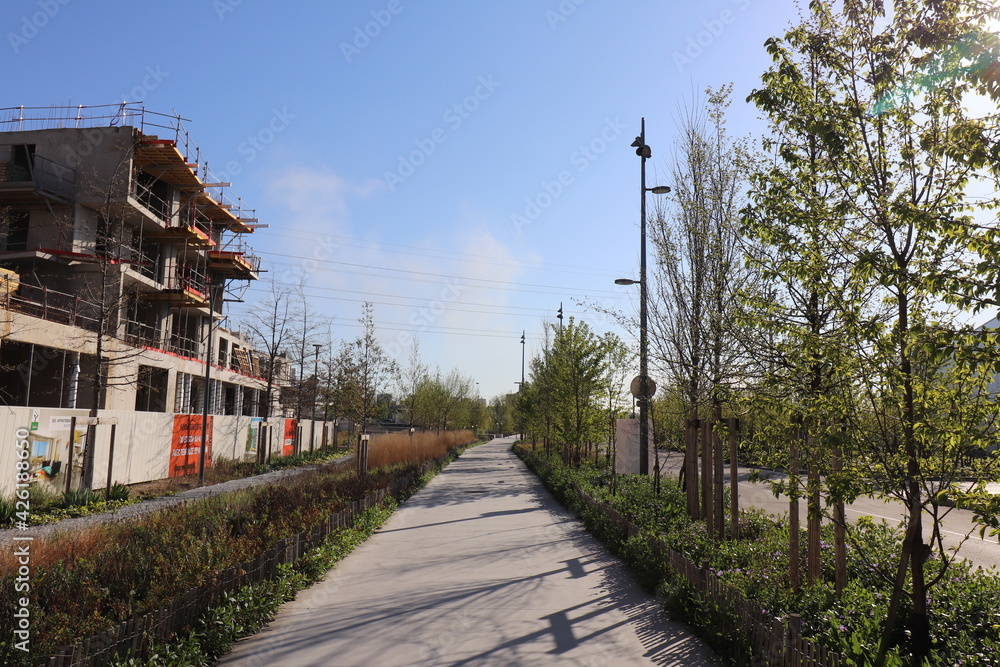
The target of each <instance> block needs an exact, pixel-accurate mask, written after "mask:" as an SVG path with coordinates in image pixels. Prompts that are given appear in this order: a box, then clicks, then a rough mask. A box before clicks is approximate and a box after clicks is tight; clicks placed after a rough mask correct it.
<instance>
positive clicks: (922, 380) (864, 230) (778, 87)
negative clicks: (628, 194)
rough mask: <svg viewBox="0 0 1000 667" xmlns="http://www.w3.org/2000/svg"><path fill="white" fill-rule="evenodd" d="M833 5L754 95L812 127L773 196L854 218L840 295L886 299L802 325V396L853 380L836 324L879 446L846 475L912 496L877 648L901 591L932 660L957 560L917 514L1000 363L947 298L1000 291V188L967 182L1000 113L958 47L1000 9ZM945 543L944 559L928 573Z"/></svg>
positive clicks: (841, 240) (834, 217)
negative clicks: (993, 218)
mask: <svg viewBox="0 0 1000 667" xmlns="http://www.w3.org/2000/svg"><path fill="white" fill-rule="evenodd" d="M837 7H838V10H835V8H834V5H832V4H830V3H825V2H818V1H817V2H812V3H810V6H809V15H808V16H807V17H806V18H805V19H804V20H803V21H802V23H801V24H800V25H798V26H795V27H793V28H792V29H791V30H789V32H788V33H786V35H785V36H784V38H783V39H776V38H775V39H770V40H768V42H767V48H768V51H769V53H770V54H771V56H772V58H773V60H774V65H773V66H772V67H771V69H770V70H769V71H768V73H767V74H765V76H764V80H763V83H764V85H763V87H762V89H761V90H758V91H755V93H754V94H753V95H752V96H751V99H752V100H753V101H754V102H755V103H756V104H757V106H758V108H760V109H762V110H763V111H764V112H765V113H766V114H767V115H768V116H769V118H770V120H771V123H772V125H773V126H775V127H778V128H781V129H782V131H783V132H784V134H787V135H789V136H792V137H798V138H799V139H800V140H801V139H803V138H806V139H808V140H809V141H812V140H814V141H815V148H816V151H815V152H813V153H809V152H808V150H806V149H804V148H803V143H802V141H795V140H793V141H792V142H791V144H792V145H790V146H786V145H785V144H782V145H781V146H780V147H779V148H778V151H777V152H778V155H779V157H780V159H781V160H782V161H784V162H785V164H786V165H790V166H791V169H792V173H794V178H793V179H792V180H797V179H802V178H804V179H805V180H806V182H805V183H802V182H798V183H794V184H791V183H789V184H786V186H785V187H782V188H781V189H780V190H779V191H778V192H777V193H776V194H777V195H778V196H784V197H786V198H788V199H789V201H790V202H791V205H792V206H794V207H795V208H797V209H799V210H801V211H807V212H810V214H813V213H815V214H816V215H817V216H818V217H819V218H822V219H824V220H826V221H828V222H831V223H836V224H840V225H841V230H840V231H839V232H838V233H837V240H838V244H828V243H827V242H828V241H830V239H831V238H832V236H828V235H827V236H824V237H822V238H819V239H818V240H819V244H818V245H817V246H816V251H818V252H819V253H832V254H833V257H834V258H836V259H838V260H839V259H842V260H843V261H845V264H844V266H848V265H849V266H850V267H851V268H850V271H849V273H848V274H842V273H839V272H838V271H835V272H834V273H835V274H839V275H846V276H847V277H848V278H849V281H850V282H851V284H850V285H848V286H847V287H846V289H845V291H844V292H842V293H841V294H846V295H848V296H851V297H852V298H853V297H855V296H856V295H858V294H862V293H864V292H865V290H867V289H871V288H874V289H875V290H876V292H875V296H877V298H878V299H879V300H880V302H881V303H882V304H884V305H885V307H886V310H887V311H888V312H887V313H885V312H882V311H881V310H880V309H869V310H867V311H860V312H859V311H858V310H857V309H853V308H850V307H848V308H844V307H842V306H843V304H840V306H838V309H839V311H838V312H839V313H840V314H841V315H844V317H843V318H842V320H841V321H840V322H837V323H834V322H832V321H830V320H826V321H822V320H816V319H815V317H814V321H812V322H810V321H809V320H808V317H807V318H806V319H805V320H804V322H800V324H803V323H804V324H805V326H804V327H800V328H799V329H798V330H799V331H800V332H801V334H802V335H801V336H800V338H801V339H802V340H803V341H805V342H806V343H807V345H806V347H805V349H804V350H803V351H802V353H801V355H802V358H801V359H799V360H798V361H796V366H797V367H798V368H800V369H801V368H805V369H806V371H807V372H806V373H803V374H801V375H800V378H801V382H802V383H803V384H804V385H805V386H804V387H803V389H802V390H800V391H799V392H798V397H799V399H800V400H799V402H800V403H801V397H802V396H816V395H817V394H816V393H815V392H816V390H817V389H818V387H817V386H816V385H815V382H816V381H817V379H818V380H819V381H820V382H821V383H822V382H825V381H832V382H841V381H842V380H843V377H842V376H841V375H840V374H839V373H837V372H830V370H831V369H835V368H843V366H844V365H843V364H841V363H840V361H839V360H838V359H837V358H836V354H837V352H836V350H837V346H835V345H834V346H831V345H827V344H826V343H827V342H828V341H822V340H820V338H819V336H820V334H821V333H823V332H829V331H831V328H830V327H835V328H837V329H838V330H839V331H841V332H843V333H845V334H846V336H847V338H848V339H849V341H850V344H851V346H852V347H853V349H854V351H855V353H856V354H857V360H856V362H855V363H856V368H858V369H861V370H862V371H863V372H859V374H858V377H857V380H856V382H855V383H854V384H853V388H854V391H855V392H856V394H857V397H858V398H859V399H860V402H859V404H858V405H859V406H860V405H863V406H864V412H862V411H861V409H860V407H859V409H858V411H856V412H855V414H854V415H853V416H852V418H851V426H852V428H854V429H855V430H856V437H857V440H858V441H867V442H869V443H871V444H872V445H873V446H871V447H869V448H867V450H866V451H864V452H858V456H855V457H853V459H852V461H853V462H854V465H855V466H856V469H855V470H854V471H851V472H852V473H853V474H852V475H851V476H852V477H853V478H855V479H866V480H869V481H871V482H872V483H874V484H875V485H876V487H877V488H879V489H882V490H884V493H886V494H888V495H893V496H895V497H898V498H899V499H900V500H902V501H903V502H904V504H905V505H906V507H907V510H908V519H907V527H906V537H905V541H904V544H903V547H902V549H901V553H900V558H899V568H898V571H897V573H896V576H895V578H894V583H893V594H892V600H891V603H890V607H889V613H888V618H887V621H886V631H885V635H884V637H883V642H882V646H881V650H880V653H879V656H878V661H879V662H881V661H882V660H883V659H884V657H885V655H886V652H887V651H888V649H889V648H890V646H891V645H892V644H893V643H896V642H897V641H898V639H899V637H898V636H894V634H893V633H894V631H895V629H896V616H897V613H898V611H899V609H900V606H901V603H902V601H903V598H904V595H906V597H907V598H908V599H909V601H910V619H909V624H908V625H909V641H910V647H909V648H910V651H911V653H912V656H913V664H921V662H922V660H923V658H924V657H926V656H927V655H929V653H930V651H931V648H932V647H931V641H930V633H929V623H930V620H929V616H928V609H927V597H928V589H929V588H930V587H931V586H932V585H933V584H934V583H935V582H936V581H937V580H938V579H939V578H940V576H941V575H942V573H943V571H944V567H946V566H947V564H948V563H949V562H950V560H951V557H950V556H949V554H947V553H945V552H944V548H943V541H942V540H940V539H937V540H935V539H933V538H932V541H931V542H930V543H926V542H925V541H924V530H923V523H922V521H923V518H924V517H925V516H926V517H928V518H929V519H930V521H931V532H932V534H933V535H940V519H941V516H942V508H941V506H940V494H939V491H940V490H941V489H940V487H941V485H942V482H941V481H940V480H939V479H938V478H939V477H940V476H941V475H942V473H945V472H947V471H951V472H954V471H955V469H956V464H957V462H958V461H959V460H960V458H961V457H962V456H963V453H964V452H966V451H967V450H968V449H969V448H975V447H977V446H979V445H982V444H985V440H984V438H985V437H987V434H988V432H989V429H988V425H989V423H990V418H989V416H990V414H992V413H993V412H994V411H995V410H994V407H993V406H992V405H990V404H991V403H992V400H991V399H990V397H989V396H988V393H987V392H985V391H984V390H985V383H986V381H987V380H988V377H989V372H988V371H990V372H991V371H992V370H993V363H992V362H991V363H990V364H989V366H986V365H985V361H986V359H985V356H986V355H985V354H984V350H985V349H986V347H992V348H995V344H996V341H995V337H994V336H993V335H992V334H986V333H978V334H977V333H975V332H973V331H972V330H970V329H968V328H965V329H963V328H961V327H958V326H956V325H953V324H951V323H949V322H948V319H947V313H944V312H941V306H942V304H945V303H950V304H953V305H958V306H968V305H972V306H976V305H982V304H983V303H985V302H988V301H991V300H993V299H994V297H995V295H994V294H993V293H992V291H988V290H987V289H986V288H983V287H982V283H983V282H984V281H983V280H982V278H983V272H984V270H985V271H992V270H993V268H994V267H995V266H996V264H995V262H991V261H989V260H988V259H987V258H986V257H985V255H986V253H984V250H986V249H991V248H993V247H995V244H994V241H995V238H994V236H993V235H994V234H995V232H993V231H992V230H984V229H983V228H982V227H981V226H979V225H977V224H976V223H975V216H974V213H975V209H976V208H982V207H983V205H984V203H985V204H986V205H989V206H995V205H996V201H994V200H990V201H988V202H983V201H974V200H971V199H970V198H968V197H966V195H965V193H966V192H967V190H968V189H969V188H970V187H971V186H972V185H973V183H974V182H976V181H977V180H980V179H985V178H992V177H993V174H992V173H991V171H992V170H993V169H994V168H995V164H996V155H995V154H994V152H995V150H996V149H995V148H994V146H995V143H994V141H993V139H994V138H995V136H996V134H997V120H996V116H995V115H990V116H987V117H982V118H973V117H971V116H970V115H969V114H968V112H967V111H966V109H965V102H966V99H967V96H968V95H970V94H972V93H974V92H976V90H977V86H980V85H981V82H980V81H979V80H978V79H977V78H976V77H974V76H969V73H968V71H967V60H968V58H967V54H966V53H963V52H962V50H961V49H957V50H956V49H954V48H950V45H955V44H958V43H961V42H962V41H963V40H968V38H969V36H970V35H975V34H977V33H981V32H983V31H984V30H985V20H986V18H987V16H988V14H989V13H990V12H993V11H995V10H994V9H993V7H992V6H990V5H987V4H986V3H980V2H975V1H958V2H940V3H923V2H916V1H914V0H904V1H900V2H896V3H893V5H892V7H891V10H889V11H888V12H887V11H886V9H885V6H884V5H883V3H881V2H872V1H869V0H845V1H844V2H843V3H840V4H839V5H838V6H837ZM779 134H780V133H779ZM813 165H816V169H815V170H814V171H812V172H811V171H810V169H812V166H813ZM810 174H812V177H813V178H814V182H813V183H810V182H809V180H808V179H809V178H810ZM816 195H821V197H817V196H816ZM820 198H822V199H824V200H825V201H824V202H821V201H820ZM792 217H794V216H792ZM800 229H801V227H800ZM812 229H818V226H817V225H815V224H814V225H813V226H812ZM977 252H978V253H979V254H980V257H978V258H977V257H976V256H975V255H976V253H977ZM799 255H800V257H802V258H803V261H806V262H810V263H811V264H812V266H813V269H812V271H813V273H814V274H816V266H817V264H818V263H819V260H818V259H817V257H816V256H815V252H814V253H813V255H810V246H809V245H808V244H804V245H802V247H801V248H800V250H799ZM807 278H808V277H807ZM994 284H995V283H994ZM804 285H805V287H806V291H805V295H806V297H807V299H806V301H807V302H808V300H809V299H810V298H812V299H813V300H815V298H816V297H818V298H819V299H820V300H819V302H818V304H819V307H820V308H822V307H824V306H825V305H828V304H832V303H833V299H835V298H836V297H837V296H838V295H837V293H836V292H835V291H831V288H832V287H833V286H832V285H831V284H829V283H824V282H822V281H813V282H812V283H810V282H808V281H807V282H806V283H804ZM814 288H815V293H813V289H814ZM993 291H995V289H994V290H993ZM828 299H831V300H828ZM802 312H805V313H806V314H808V312H809V311H808V310H807V311H802ZM819 312H820V311H817V310H816V309H814V310H813V311H812V314H813V315H814V316H815V315H818V314H819ZM817 324H822V326H820V327H818V328H817V326H816V325H817ZM841 324H842V325H843V328H840V325H841ZM810 327H811V328H810ZM810 340H813V341H814V342H815V344H808V343H809V341H810ZM831 354H833V355H834V356H830V355H831ZM810 369H811V370H810ZM811 392H812V393H811ZM970 392H971V393H970ZM970 397H972V398H973V399H974V400H970ZM833 412H836V410H833ZM812 426H813V428H816V427H817V426H818V425H817V424H813V425H812ZM949 477H950V476H949ZM945 483H947V482H945ZM934 544H936V545H937V547H938V551H939V556H941V559H940V560H939V563H941V564H940V565H936V566H934V565H932V566H931V567H930V569H928V568H927V567H925V566H926V565H927V564H928V558H929V556H930V555H931V553H932V546H933V545H934ZM935 567H936V569H935ZM907 584H908V586H907Z"/></svg>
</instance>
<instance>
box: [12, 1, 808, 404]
mask: <svg viewBox="0 0 1000 667" xmlns="http://www.w3.org/2000/svg"><path fill="white" fill-rule="evenodd" d="M794 13H795V10H794V7H793V5H792V3H788V2H779V1H777V0H767V1H765V0H707V1H705V2H698V3H667V2H653V1H640V0H625V1H623V2H616V3H611V2H599V1H598V0H561V1H560V0H535V1H530V2H529V1H526V0H506V1H504V2H500V1H499V0H495V1H480V2H474V1H471V0H467V1H464V2H458V1H456V0H448V1H446V0H441V1H439V2H429V1H427V2H421V1H418V0H375V1H364V2H362V1H358V2H314V1H309V2H297V3H283V4H279V3H276V2H263V1H262V0H176V1H174V2H170V3H153V2H136V1H134V0H133V1H131V2H124V1H116V0H99V1H92V2H83V0H62V1H61V2H60V0H33V1H27V2H26V1H21V0H6V1H5V2H4V3H3V5H2V6H0V26H2V27H3V34H4V44H3V45H2V46H0V48H2V49H6V50H7V51H6V55H5V57H4V62H5V63H6V65H7V66H6V67H5V68H4V73H3V91H4V95H3V100H2V103H0V106H2V107H11V106H17V105H25V106H46V105H67V104H71V105H77V104H83V105H99V104H112V103H116V102H120V101H122V100H123V99H126V100H127V101H130V102H132V101H142V102H143V103H144V105H145V107H146V108H148V109H151V110H154V111H160V112H165V113H171V112H173V111H176V112H177V113H180V114H181V115H182V116H183V117H184V118H186V119H189V122H187V123H186V125H187V127H188V129H189V130H190V132H191V135H192V138H193V140H194V142H195V143H197V144H198V145H199V146H200V148H201V149H202V152H203V153H204V154H205V155H206V156H207V159H208V161H209V164H210V166H211V169H212V171H213V172H215V173H216V174H221V175H223V176H224V177H225V178H226V180H229V181H231V182H232V183H233V192H234V193H236V194H238V195H240V196H241V197H242V198H243V199H244V200H246V201H247V203H248V204H249V205H250V206H252V207H254V208H255V209H256V210H257V216H258V217H259V219H260V222H261V223H265V224H268V225H269V228H267V229H260V230H258V231H257V232H256V233H255V234H253V235H251V236H250V237H249V239H248V240H249V242H250V243H251V244H252V245H253V247H254V248H255V249H256V251H257V252H258V254H259V255H261V257H262V259H263V262H264V266H265V268H267V269H269V273H267V274H263V275H262V279H261V281H260V282H259V284H257V285H255V286H254V287H253V288H252V289H250V290H249V291H248V293H247V295H246V297H245V299H246V303H244V304H233V305H232V308H231V315H232V322H233V323H238V321H239V317H240V315H241V313H245V312H246V311H247V310H249V309H251V308H253V306H254V302H255V301H257V300H259V299H260V298H261V294H262V293H263V292H266V291H267V290H268V280H270V279H272V278H273V279H275V280H277V281H279V282H281V283H290V282H295V281H296V280H297V279H298V278H299V277H303V278H304V279H305V281H306V293H307V295H310V297H311V302H312V304H313V305H314V306H315V307H316V308H317V309H318V310H320V311H322V312H324V313H326V314H327V315H329V316H332V317H333V318H334V319H333V326H332V329H331V330H332V333H333V336H334V338H336V339H341V338H352V337H354V336H356V335H357V334H358V332H359V328H358V326H357V318H358V316H359V315H360V311H361V302H363V301H365V300H370V301H372V302H374V304H375V316H376V322H377V324H378V327H379V334H380V338H381V340H382V342H383V344H384V345H385V346H386V347H387V348H388V349H389V350H390V351H391V352H392V353H393V354H394V355H395V356H396V358H397V359H398V361H399V362H400V363H405V361H406V357H407V355H408V352H409V349H408V345H409V341H410V340H411V337H414V336H415V337H416V338H418V339H419V341H420V351H421V356H422V358H423V360H424V361H425V362H426V363H429V364H430V365H431V366H432V367H434V366H438V367H440V368H441V370H442V372H448V371H449V370H451V369H452V368H457V369H458V370H460V371H461V372H462V373H464V374H465V375H467V376H470V377H472V378H473V379H475V380H476V381H477V382H479V383H480V384H479V389H480V392H481V394H482V395H483V396H484V397H489V396H493V395H497V394H500V393H504V392H508V391H514V390H515V389H516V382H517V381H518V380H520V372H521V370H520V364H521V346H520V342H519V340H520V334H521V331H522V330H526V331H527V338H528V347H527V353H528V357H529V359H530V357H531V356H532V355H533V354H534V353H535V352H537V350H538V349H539V347H540V345H541V333H542V328H543V323H544V322H555V319H554V316H555V313H556V310H557V309H558V307H559V304H560V302H561V303H562V304H563V308H564V312H565V313H566V315H567V316H574V317H577V318H580V319H584V320H586V321H587V322H588V323H589V324H590V325H591V326H592V328H594V329H595V330H596V331H597V332H599V333H600V332H603V331H605V330H608V329H615V325H614V324H613V323H611V322H608V321H607V319H606V318H603V317H601V316H599V315H596V314H595V313H593V312H591V311H589V310H588V309H587V308H585V307H583V306H580V305H578V303H580V302H586V301H589V302H599V303H602V304H604V305H606V306H608V307H612V308H619V309H622V310H624V311H626V312H633V311H634V308H635V304H636V299H635V294H634V293H633V292H634V290H635V288H629V287H619V286H616V285H614V284H613V281H614V279H615V278H616V277H624V276H634V275H636V273H637V271H638V270H637V265H638V246H639V229H638V223H639V158H638V157H636V155H635V153H634V151H633V149H632V148H630V147H629V144H630V143H631V142H632V140H633V138H634V137H635V136H636V135H637V134H638V133H639V125H640V118H642V117H645V118H646V139H647V143H648V144H649V145H650V146H651V147H652V150H653V159H652V160H651V161H650V162H649V163H648V169H649V171H648V177H649V184H650V185H652V184H656V183H658V182H659V180H658V178H657V174H658V173H663V172H665V171H666V167H667V164H668V160H669V154H670V150H671V142H672V139H671V137H672V134H673V130H674V127H675V122H676V116H677V111H678V107H679V105H681V104H684V103H690V102H691V100H692V99H693V98H695V97H697V96H698V95H699V94H700V93H701V91H703V90H704V89H705V88H706V87H708V86H712V87H718V86H720V85H722V84H724V83H728V82H732V83H733V84H734V95H733V106H732V108H731V115H730V130H731V132H732V133H733V134H737V135H738V134H745V133H750V132H753V133H759V132H760V131H761V126H760V125H759V124H758V123H757V120H756V116H757V114H756V113H755V111H754V110H753V109H752V108H751V107H749V106H748V105H747V104H746V103H745V102H744V101H743V100H744V99H745V98H746V95H747V93H748V92H749V91H750V90H751V89H752V88H753V87H754V86H755V85H756V83H757V81H758V80H759V76H760V74H761V73H762V72H763V71H764V70H765V69H766V68H767V66H768V64H769V60H768V58H767V55H766V53H765V52H764V49H763V43H764V41H765V39H766V38H767V37H769V36H772V35H776V34H780V33H781V32H783V31H784V29H785V27H786V26H787V25H788V23H789V21H790V20H791V19H792V18H793V17H794ZM668 184H669V183H668ZM616 330H617V329H616ZM620 333H621V334H622V335H623V336H625V337H626V338H627V339H628V340H630V342H634V338H633V337H629V336H628V334H627V333H626V332H620Z"/></svg>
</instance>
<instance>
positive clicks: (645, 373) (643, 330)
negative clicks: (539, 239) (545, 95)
mask: <svg viewBox="0 0 1000 667" xmlns="http://www.w3.org/2000/svg"><path fill="white" fill-rule="evenodd" d="M632 147H633V148H635V154H636V155H638V156H639V157H640V158H642V163H641V166H640V176H639V179H640V190H639V195H640V200H639V201H640V204H639V215H640V217H641V220H640V223H639V229H640V239H641V240H640V246H639V280H637V281H636V280H629V279H627V278H621V279H618V280H616V281H615V283H617V284H619V285H633V284H635V283H636V282H638V283H639V393H640V394H641V395H640V396H639V397H638V398H639V474H640V475H648V474H649V393H650V392H649V341H648V338H647V326H646V323H647V319H646V318H647V311H646V298H647V294H646V193H647V192H652V193H653V194H667V193H669V192H670V188H669V187H667V186H665V185H663V186H656V187H652V188H647V187H646V159H647V158H649V157H650V156H651V155H652V151H651V150H650V148H649V146H647V145H646V119H645V118H643V119H642V126H641V129H640V134H639V136H638V137H636V138H635V141H633V142H632Z"/></svg>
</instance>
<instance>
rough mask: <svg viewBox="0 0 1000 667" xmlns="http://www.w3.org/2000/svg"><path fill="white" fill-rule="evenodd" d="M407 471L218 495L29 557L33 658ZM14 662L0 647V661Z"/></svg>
mask: <svg viewBox="0 0 1000 667" xmlns="http://www.w3.org/2000/svg"><path fill="white" fill-rule="evenodd" d="M413 469H414V467H413V466H410V467H406V466H402V465H401V466H397V467H396V468H395V469H394V470H393V471H392V472H388V471H374V472H372V473H370V474H368V475H366V476H364V477H363V478H360V479H359V478H358V477H357V476H356V475H354V474H353V473H351V472H339V471H331V470H326V471H323V470H314V471H309V472H305V473H303V474H302V475H299V476H297V477H296V478H295V479H294V480H293V481H291V482H289V483H286V484H282V485H269V486H261V487H256V488H253V489H248V490H243V491H238V492H233V493H227V494H221V495H218V496H214V497H211V498H207V499H205V500H202V501H199V502H196V503H191V504H187V505H184V506H181V507H175V508H171V509H170V510H168V511H164V512H159V513H156V514H154V515H151V516H149V517H144V518H143V519H140V520H136V521H129V522H122V523H116V524H109V525H104V526H102V527H100V528H96V529H93V530H92V531H89V532H88V533H86V534H83V535H79V536H76V537H75V539H73V540H66V541H62V542H59V543H52V544H49V545H47V548H46V549H45V550H44V551H42V550H38V549H33V551H32V580H31V599H32V601H33V608H32V619H34V622H33V626H32V631H33V634H32V650H33V652H35V653H38V654H44V653H46V652H48V651H51V650H52V649H53V648H54V647H56V646H59V645H63V644H69V643H72V642H74V641H76V640H78V639H79V638H81V637H86V636H90V635H93V634H96V633H98V632H101V631H103V630H105V629H107V628H108V627H109V626H110V625H111V624H113V623H116V622H120V621H123V620H125V619H127V618H130V617H132V616H134V615H136V614H140V613H143V612H145V611H147V610H149V609H151V608H154V607H156V606H158V605H161V604H163V602H164V601H168V600H171V599H173V598H174V597H176V596H177V595H179V594H181V593H182V592H184V591H185V590H187V589H189V588H193V587H196V586H198V585H200V584H201V583H203V582H204V581H206V580H207V579H208V578H210V577H211V576H212V574H213V573H214V572H218V571H220V570H223V569H225V568H227V567H231V566H234V565H237V564H239V563H241V562H243V561H244V560H246V559H247V558H248V557H250V556H252V555H253V554H257V553H261V552H263V551H264V550H266V549H267V548H269V547H270V546H271V545H273V544H274V543H275V542H276V541H277V540H279V539H282V538H284V537H288V536H291V535H294V534H296V533H299V532H304V531H307V530H309V529H311V528H312V527H313V526H315V525H316V524H317V523H318V522H319V521H320V520H322V519H323V518H325V517H326V516H328V515H329V514H330V513H331V512H334V511H337V510H339V509H341V508H343V507H344V506H345V505H346V504H348V503H349V502H350V501H352V500H356V499H360V498H362V497H363V496H365V495H366V494H367V493H368V492H370V491H371V490H372V489H375V488H381V487H384V486H386V485H387V484H388V483H389V482H390V481H392V480H393V479H395V478H396V477H398V476H403V475H407V474H409V472H411V471H412V470H413ZM102 495H103V494H102ZM102 503H103V501H102ZM99 506H101V504H100V503H98V504H94V505H90V506H89V507H99ZM104 506H107V504H104ZM15 573H16V567H15V568H7V569H5V571H4V576H3V580H2V581H0V637H10V636H12V633H11V631H10V627H11V623H12V622H13V621H14V617H13V610H14V608H15V606H16V599H17V597H18V594H16V593H15V586H14V581H13V577H14V576H15ZM0 642H2V640H0ZM17 658H19V656H18V653H17V652H13V651H12V650H11V647H10V646H8V645H5V644H2V643H0V662H3V663H4V664H16V663H15V662H12V661H13V660H15V659H17Z"/></svg>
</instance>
